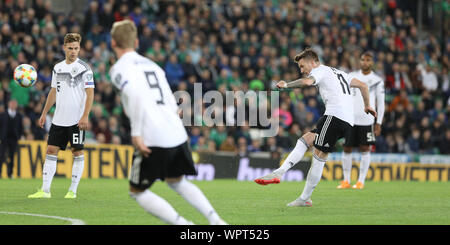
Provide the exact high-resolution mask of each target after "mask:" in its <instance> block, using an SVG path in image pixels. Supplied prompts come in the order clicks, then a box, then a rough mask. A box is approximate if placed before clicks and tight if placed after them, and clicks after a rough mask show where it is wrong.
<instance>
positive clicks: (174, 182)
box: [165, 176, 227, 225]
mask: <svg viewBox="0 0 450 245" xmlns="http://www.w3.org/2000/svg"><path fill="white" fill-rule="evenodd" d="M165 181H166V183H167V184H168V185H169V187H170V188H172V189H173V190H174V191H175V192H177V193H178V194H180V195H181V196H182V197H183V198H184V199H185V200H186V201H187V202H188V203H189V204H190V205H191V206H193V207H194V208H195V209H197V210H198V211H199V212H200V213H201V214H202V215H203V216H204V217H205V218H206V219H207V220H208V221H209V224H211V225H227V223H226V222H225V221H224V220H222V219H221V218H220V216H219V215H218V214H217V212H216V211H215V210H214V208H213V206H212V205H211V203H210V202H209V201H208V199H207V198H206V196H205V195H204V194H203V192H202V191H201V190H200V189H199V188H198V187H197V186H196V185H194V184H193V183H191V182H190V181H188V180H186V179H185V178H184V176H180V177H177V178H166V180H165Z"/></svg>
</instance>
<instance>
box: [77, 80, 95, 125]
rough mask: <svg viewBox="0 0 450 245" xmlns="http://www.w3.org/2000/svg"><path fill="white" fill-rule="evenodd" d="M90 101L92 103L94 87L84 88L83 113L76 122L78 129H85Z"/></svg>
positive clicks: (89, 110) (90, 105) (90, 106)
mask: <svg viewBox="0 0 450 245" xmlns="http://www.w3.org/2000/svg"><path fill="white" fill-rule="evenodd" d="M92 103H94V88H86V104H85V105H84V112H83V115H82V116H81V118H80V121H79V122H78V127H79V128H80V130H85V129H87V126H88V120H89V113H90V112H91V108H92Z"/></svg>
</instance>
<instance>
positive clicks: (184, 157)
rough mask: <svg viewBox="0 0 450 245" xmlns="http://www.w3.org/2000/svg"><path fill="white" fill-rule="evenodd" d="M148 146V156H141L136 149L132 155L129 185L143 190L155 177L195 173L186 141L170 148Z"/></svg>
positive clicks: (172, 176) (163, 177)
mask: <svg viewBox="0 0 450 245" xmlns="http://www.w3.org/2000/svg"><path fill="white" fill-rule="evenodd" d="M149 148H150V149H151V151H152V152H151V153H150V155H149V156H148V157H144V156H142V155H141V154H140V153H139V152H137V151H136V152H135V154H134V155H133V164H132V166H131V171H130V175H129V181H130V185H131V186H133V187H135V188H137V189H140V190H145V189H147V188H149V187H150V186H151V185H152V184H153V183H154V182H155V180H157V179H161V180H164V179H165V178H176V177H180V176H182V175H197V171H196V169H195V166H194V161H193V160H192V153H191V151H190V149H189V146H188V143H187V142H185V143H183V144H181V145H179V146H176V147H172V148H161V147H149Z"/></svg>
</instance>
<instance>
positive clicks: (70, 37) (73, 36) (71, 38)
mask: <svg viewBox="0 0 450 245" xmlns="http://www.w3.org/2000/svg"><path fill="white" fill-rule="evenodd" d="M73 42H79V43H81V35H80V34H78V33H67V34H66V35H65V36H64V45H66V44H67V43H73Z"/></svg>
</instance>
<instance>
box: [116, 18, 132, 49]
mask: <svg viewBox="0 0 450 245" xmlns="http://www.w3.org/2000/svg"><path fill="white" fill-rule="evenodd" d="M111 37H112V39H114V41H115V42H116V44H117V47H119V48H133V49H134V48H135V46H134V44H135V41H136V39H137V28H136V25H135V24H134V22H133V21H131V20H122V21H117V22H114V24H113V26H112V29H111Z"/></svg>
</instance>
